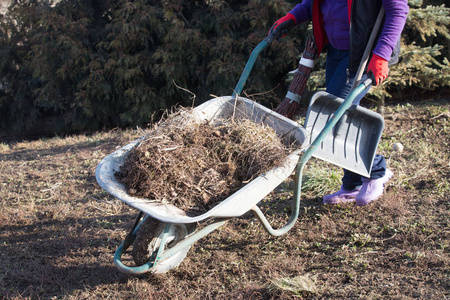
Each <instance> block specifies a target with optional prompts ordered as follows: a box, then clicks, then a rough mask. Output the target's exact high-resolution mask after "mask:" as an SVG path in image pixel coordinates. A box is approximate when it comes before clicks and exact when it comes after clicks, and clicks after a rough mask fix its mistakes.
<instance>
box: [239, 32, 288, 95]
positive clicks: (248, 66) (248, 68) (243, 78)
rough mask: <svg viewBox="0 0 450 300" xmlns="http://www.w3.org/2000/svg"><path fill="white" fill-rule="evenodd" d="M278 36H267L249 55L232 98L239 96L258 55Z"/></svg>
mask: <svg viewBox="0 0 450 300" xmlns="http://www.w3.org/2000/svg"><path fill="white" fill-rule="evenodd" d="M279 36H280V32H278V31H276V30H275V31H273V32H272V33H271V34H269V35H268V36H267V37H266V38H265V39H264V40H263V41H262V42H261V43H259V45H258V46H256V48H255V49H254V50H253V52H252V54H251V55H250V58H249V59H248V61H247V64H246V65H245V68H244V71H242V74H241V77H240V78H239V81H238V83H237V84H236V87H235V88H234V92H233V95H232V96H233V97H236V96H239V95H240V94H241V93H242V90H243V89H244V85H245V82H246V81H247V79H248V76H249V75H250V72H251V71H252V69H253V66H254V65H255V62H256V59H257V58H258V55H259V53H261V51H263V50H264V49H265V48H266V47H267V46H268V45H270V44H271V43H272V42H273V41H274V40H275V39H277V38H278V37H279Z"/></svg>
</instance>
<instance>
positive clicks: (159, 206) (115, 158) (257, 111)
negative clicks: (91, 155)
mask: <svg viewBox="0 0 450 300" xmlns="http://www.w3.org/2000/svg"><path fill="white" fill-rule="evenodd" d="M194 116H195V117H196V118H197V119H198V120H206V121H213V120H215V119H225V118H229V117H231V116H234V117H235V118H246V119H250V120H252V121H253V122H255V123H262V124H266V125H268V126H270V127H272V128H273V129H274V130H275V132H276V133H277V135H278V136H280V137H282V140H283V142H284V143H285V144H287V145H290V144H293V143H294V144H296V146H298V148H300V147H301V146H302V144H303V142H304V141H305V140H306V135H307V132H306V130H305V129H304V128H303V127H302V126H300V125H299V124H298V123H296V122H294V121H291V120H289V119H287V118H285V117H283V116H281V115H279V114H277V113H275V112H273V111H271V110H269V109H267V108H265V107H263V106H262V105H260V104H258V103H256V102H254V101H251V100H249V99H246V98H242V97H238V98H236V97H232V96H226V97H220V98H215V99H212V100H210V101H207V102H205V103H204V104H202V105H200V106H198V107H196V108H194ZM139 142H140V139H138V140H136V141H134V142H132V143H130V144H128V145H126V146H125V147H123V148H121V149H119V150H117V151H115V152H114V153H112V154H110V155H108V156H107V157H106V158H104V159H103V160H102V161H101V162H100V164H99V165H98V167H97V170H96V177H97V181H98V183H99V184H100V186H101V187H102V188H103V189H104V190H106V191H107V192H108V193H109V194H111V195H113V196H114V197H116V198H118V199H120V200H122V201H123V202H125V203H127V204H129V205H130V206H132V207H134V208H136V209H138V210H140V211H142V212H144V213H145V214H147V215H149V216H151V217H153V218H155V219H157V220H159V221H161V222H168V223H194V222H199V221H203V220H205V219H207V218H231V217H238V216H242V215H243V214H244V213H246V212H248V211H249V210H250V209H251V208H252V207H253V206H254V205H255V204H256V203H258V202H259V201H260V200H261V199H263V198H264V197H265V196H266V195H267V194H269V193H270V192H271V191H272V190H273V189H274V188H276V187H277V186H278V185H279V184H280V183H281V182H283V181H284V180H285V179H286V178H288V177H289V176H290V175H291V174H292V172H293V171H294V168H295V166H296V164H297V162H298V158H299V154H300V151H301V150H300V149H298V150H296V151H294V152H293V153H291V154H290V155H289V156H288V157H287V159H286V162H285V164H284V165H283V166H281V167H277V168H274V169H272V170H270V171H268V172H266V173H264V174H262V175H260V176H259V177H257V178H255V179H253V180H252V181H251V182H249V183H247V184H246V185H245V186H243V187H242V188H241V189H240V190H238V191H237V192H235V193H234V194H232V195H231V196H229V197H228V198H226V199H225V200H223V201H221V202H220V203H219V204H217V205H216V206H215V207H213V208H212V209H210V210H209V211H207V212H205V213H203V214H201V215H199V216H189V215H187V214H186V213H185V211H183V210H181V209H179V208H177V207H175V206H174V205H172V204H170V203H162V202H161V201H155V200H152V199H144V198H136V197H132V196H130V195H128V194H127V191H126V189H125V187H124V186H123V185H122V184H121V183H120V182H119V181H118V180H117V179H116V178H115V175H114V174H115V173H116V172H117V171H119V170H120V167H121V166H122V165H123V163H124V162H125V159H126V157H127V155H128V153H129V151H130V150H131V149H132V148H133V147H134V146H135V145H137V144H139Z"/></svg>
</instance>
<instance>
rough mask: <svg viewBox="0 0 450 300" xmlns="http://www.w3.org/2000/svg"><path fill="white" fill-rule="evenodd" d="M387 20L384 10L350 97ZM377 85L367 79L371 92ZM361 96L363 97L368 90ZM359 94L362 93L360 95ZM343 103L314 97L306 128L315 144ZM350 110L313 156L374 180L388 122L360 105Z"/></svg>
mask: <svg viewBox="0 0 450 300" xmlns="http://www.w3.org/2000/svg"><path fill="white" fill-rule="evenodd" d="M383 16H384V8H383V7H381V9H380V12H379V14H378V17H377V20H376V22H375V25H374V28H373V30H372V33H371V35H370V38H369V41H368V43H367V46H366V49H365V51H364V54H363V57H362V59H361V63H360V65H359V68H358V71H357V73H356V76H355V80H354V82H353V86H352V91H351V92H350V94H352V93H353V94H354V92H355V89H356V87H357V86H358V85H359V83H360V80H361V77H362V74H363V72H364V69H365V67H366V64H367V61H368V59H369V55H370V51H371V50H372V46H373V44H374V41H375V38H376V35H377V33H378V29H379V28H380V25H381V21H382V20H383ZM370 77H372V76H370ZM373 81H374V79H373V78H369V79H367V80H366V81H365V84H366V88H370V86H371V85H372V84H373ZM360 92H361V93H362V92H364V90H361V91H360ZM357 94H359V93H358V92H357ZM356 97H357V96H355V97H352V98H353V99H354V98H356ZM343 102H344V99H341V98H338V97H336V96H334V95H331V94H329V93H326V92H318V93H316V94H314V96H313V97H312V99H311V102H310V104H309V107H308V112H307V114H306V120H305V125H304V126H305V128H306V130H307V131H308V132H310V133H311V135H310V141H311V143H312V141H314V140H315V139H316V137H317V136H318V135H319V134H320V132H321V131H322V129H324V127H325V125H326V124H327V123H328V122H329V121H330V120H331V118H332V117H333V115H335V113H336V111H337V109H338V108H339V107H340V106H341V104H343ZM348 106H349V109H348V110H346V112H345V113H344V114H343V115H342V117H341V118H340V119H339V120H338V121H335V122H336V123H335V124H336V125H335V127H334V129H333V134H330V135H327V136H325V137H324V138H323V140H322V141H321V143H320V144H319V145H317V149H315V150H314V154H313V156H314V157H317V158H320V159H322V160H325V161H328V162H331V163H333V164H335V165H338V166H340V167H342V168H344V169H347V170H350V171H352V172H354V173H357V174H360V175H362V176H365V177H370V170H371V168H372V163H373V159H374V157H375V154H376V153H375V152H376V149H377V147H378V143H379V140H380V138H381V134H382V132H383V128H384V119H383V117H382V116H381V115H379V114H377V113H375V112H372V111H371V110H368V109H366V108H363V107H360V106H358V105H351V103H350V104H348Z"/></svg>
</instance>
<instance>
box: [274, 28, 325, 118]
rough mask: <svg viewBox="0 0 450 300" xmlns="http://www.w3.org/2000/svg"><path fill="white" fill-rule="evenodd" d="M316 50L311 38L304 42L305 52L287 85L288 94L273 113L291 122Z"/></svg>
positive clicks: (312, 64) (312, 65)
mask: <svg viewBox="0 0 450 300" xmlns="http://www.w3.org/2000/svg"><path fill="white" fill-rule="evenodd" d="M316 55H317V48H316V44H315V43H314V39H313V38H312V37H308V39H307V40H306V45H305V51H304V52H303V54H302V58H301V59H300V61H299V64H298V68H297V70H295V75H294V78H293V79H292V82H291V84H290V85H289V89H288V92H287V94H286V97H285V98H284V100H283V101H282V102H281V103H280V104H279V105H278V106H277V108H275V111H276V112H277V113H279V114H280V115H283V116H285V117H287V118H289V119H291V120H293V119H294V116H295V114H296V112H297V108H298V104H299V103H300V99H301V97H302V94H303V92H304V91H305V88H306V82H307V81H308V78H309V74H310V73H311V69H312V68H313V67H314V60H315V59H316Z"/></svg>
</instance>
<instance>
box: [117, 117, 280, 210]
mask: <svg viewBox="0 0 450 300" xmlns="http://www.w3.org/2000/svg"><path fill="white" fill-rule="evenodd" d="M288 152H289V149H288V147H286V146H284V145H283V144H282V142H281V140H280V138H279V137H278V136H277V135H276V133H275V131H274V130H273V129H272V128H270V127H268V126H264V125H261V124H256V123H254V122H252V121H250V120H248V119H221V120H220V121H215V122H214V123H209V122H199V121H196V120H195V119H194V118H193V116H192V111H190V110H181V111H179V112H177V113H175V114H173V115H169V117H168V118H167V119H166V120H164V121H163V122H161V123H158V124H156V125H155V126H154V127H153V128H152V129H151V130H150V131H149V132H148V133H147V134H146V136H145V138H144V139H143V140H142V141H141V142H140V143H139V144H138V145H137V146H136V147H135V148H134V149H133V150H132V151H131V152H130V154H129V156H128V157H127V159H126V162H125V164H124V166H122V168H121V170H120V172H119V173H117V174H116V176H117V177H118V178H119V179H120V181H121V182H122V183H123V184H124V185H125V186H126V187H127V191H128V192H129V194H131V195H133V196H138V197H143V198H150V199H156V200H161V201H167V202H170V203H172V204H174V205H176V206H177V207H179V208H181V209H184V210H191V212H192V210H196V211H198V212H202V211H205V210H207V209H209V208H211V207H212V206H213V205H215V204H216V203H218V202H220V201H221V200H223V199H225V198H226V197H227V196H229V195H231V194H232V193H233V192H235V191H236V190H238V189H239V188H241V187H242V186H243V185H244V184H246V183H247V182H249V181H251V180H252V179H254V178H255V177H256V176H258V175H260V174H261V173H263V172H265V171H268V170H270V169H271V168H273V167H275V166H278V165H281V163H282V161H283V159H284V158H285V157H286V156H287V154H288ZM194 212H195V211H194Z"/></svg>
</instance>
